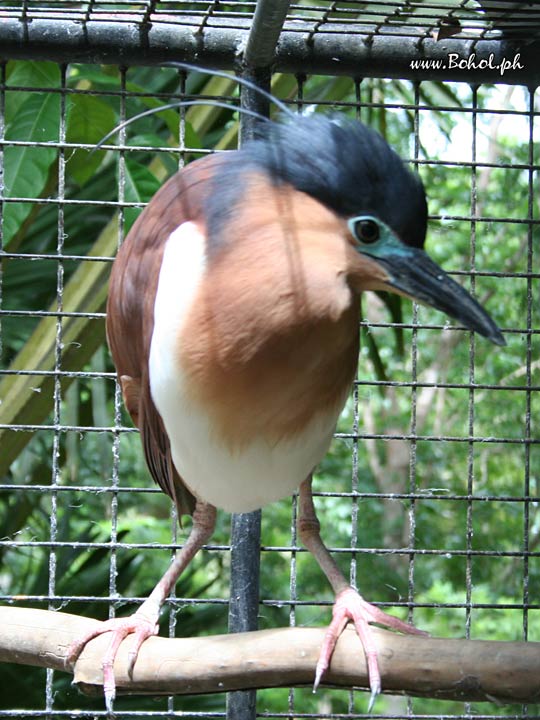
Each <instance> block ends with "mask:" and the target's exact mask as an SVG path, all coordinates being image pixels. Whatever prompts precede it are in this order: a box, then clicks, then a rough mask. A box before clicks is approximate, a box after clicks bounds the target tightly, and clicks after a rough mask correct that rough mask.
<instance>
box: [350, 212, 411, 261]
mask: <svg viewBox="0 0 540 720" xmlns="http://www.w3.org/2000/svg"><path fill="white" fill-rule="evenodd" d="M366 220H369V221H371V222H374V223H375V224H376V225H377V227H378V228H379V239H378V240H376V241H375V242H371V243H365V242H362V240H360V239H359V238H358V237H357V236H356V233H355V230H354V228H355V225H356V223H359V222H363V221H366ZM347 225H348V226H349V230H350V231H351V235H352V236H353V237H354V239H355V240H356V249H357V250H358V252H359V253H362V255H369V256H371V257H374V258H380V259H384V258H387V257H389V256H391V255H394V256H395V255H398V256H401V257H404V258H405V257H412V256H413V255H414V249H413V248H410V247H408V246H407V245H405V244H404V243H402V242H401V240H399V238H397V237H396V235H395V234H394V233H393V232H392V230H390V228H389V227H388V225H385V224H384V223H383V222H381V221H380V220H379V219H378V218H376V217H373V216H372V215H358V216H357V217H353V218H350V219H349V220H348V221H347Z"/></svg>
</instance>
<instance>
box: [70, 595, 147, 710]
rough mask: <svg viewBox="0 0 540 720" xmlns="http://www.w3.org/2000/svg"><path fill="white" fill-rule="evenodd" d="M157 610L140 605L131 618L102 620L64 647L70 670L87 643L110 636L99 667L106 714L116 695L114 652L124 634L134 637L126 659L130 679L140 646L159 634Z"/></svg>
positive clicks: (110, 708)
mask: <svg viewBox="0 0 540 720" xmlns="http://www.w3.org/2000/svg"><path fill="white" fill-rule="evenodd" d="M158 617H159V608H158V609H157V611H155V609H154V608H145V607H144V605H142V606H141V607H140V608H139V610H137V612H136V613H134V614H133V615H130V616H129V617H126V618H111V619H110V620H105V621H104V622H102V623H101V624H100V625H99V626H97V627H96V628H94V629H93V630H91V631H89V632H87V633H85V634H84V635H83V636H82V637H80V638H78V639H77V640H75V641H74V642H73V643H71V645H70V646H69V648H68V651H67V655H66V665H67V666H69V667H72V668H73V667H74V665H75V663H76V662H77V659H78V657H79V655H80V654H81V652H82V651H83V649H84V647H85V646H86V644H87V643H89V642H90V640H93V639H94V638H95V637H98V636H99V635H103V634H104V633H108V632H110V633H111V641H110V643H109V647H108V648H107V651H106V653H105V655H104V656H103V660H102V663H101V667H102V668H103V693H104V695H105V705H106V708H107V712H108V713H109V714H112V705H113V700H114V698H115V696H116V682H115V679H114V661H115V659H116V656H117V654H118V649H119V647H120V645H121V644H122V641H123V640H124V639H125V638H126V637H127V636H128V635H135V644H134V646H133V648H132V649H131V650H130V652H129V659H128V675H129V677H130V678H131V679H132V678H133V669H134V667H135V662H136V661H137V656H138V655H139V650H140V648H141V645H142V644H143V642H144V641H145V640H147V639H148V638H149V637H152V636H153V635H157V634H158V632H159V625H158Z"/></svg>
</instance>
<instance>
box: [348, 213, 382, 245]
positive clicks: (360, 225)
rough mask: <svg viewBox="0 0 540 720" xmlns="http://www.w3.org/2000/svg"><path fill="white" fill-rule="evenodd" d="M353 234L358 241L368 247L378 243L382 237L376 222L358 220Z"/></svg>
mask: <svg viewBox="0 0 540 720" xmlns="http://www.w3.org/2000/svg"><path fill="white" fill-rule="evenodd" d="M353 232H354V236H355V237H356V239H357V240H358V241H359V242H361V243H365V244H366V245H371V243H374V242H377V240H378V239H379V236H380V232H379V226H378V225H377V223H376V222H375V220H367V219H364V220H357V221H356V222H355V223H354V225H353Z"/></svg>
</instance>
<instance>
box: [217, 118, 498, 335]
mask: <svg viewBox="0 0 540 720" xmlns="http://www.w3.org/2000/svg"><path fill="white" fill-rule="evenodd" d="M263 129H264V136H263V137H260V138H259V139H257V140H254V141H252V142H251V143H249V144H248V145H247V146H245V149H244V150H243V151H241V152H240V153H239V155H238V163H239V164H238V167H237V168H236V171H237V174H236V176H235V177H234V178H233V174H234V172H235V170H234V168H232V170H231V169H229V172H230V173H231V177H230V182H227V179H226V178H221V195H220V198H221V199H220V200H219V203H218V206H216V208H215V212H214V216H215V217H217V218H222V217H223V213H224V211H225V209H226V208H227V207H228V208H231V207H232V206H233V205H234V202H232V197H231V193H232V194H233V196H234V195H237V194H238V192H239V190H238V183H239V182H240V180H239V178H240V177H241V175H242V173H245V172H246V168H248V169H252V170H253V171H254V172H260V171H261V170H262V171H263V172H264V173H265V174H266V175H267V176H268V177H269V178H271V181H272V183H273V184H274V185H284V186H288V187H292V189H293V190H296V191H299V192H301V193H304V194H305V195H307V196H310V198H312V199H314V200H316V201H318V203H320V204H321V205H322V206H324V207H325V209H327V210H329V211H330V212H331V213H333V214H334V216H335V218H336V227H337V228H339V234H340V235H341V239H342V240H345V246H346V252H347V258H348V262H347V265H348V271H347V272H348V281H349V283H350V285H351V287H353V288H354V289H355V290H356V291H358V292H361V291H362V290H387V291H390V292H394V293H398V294H400V295H403V296H405V297H408V298H411V299H413V300H416V301H418V302H420V303H423V304H425V305H429V306H431V307H434V308H436V309H437V310H441V311H442V312H444V313H446V314H447V315H449V316H451V317H453V318H455V319H456V320H458V321H460V322H461V323H463V324H464V325H465V326H466V327H467V328H469V329H471V330H474V331H476V332H478V333H480V334H481V335H483V336H485V337H486V338H488V339H489V340H491V341H492V342H494V343H495V344H497V345H504V344H505V341H504V338H503V336H502V334H501V332H500V330H499V328H498V327H497V326H496V324H495V323H494V322H493V320H492V319H491V317H490V316H489V315H488V314H487V312H486V311H485V310H484V309H483V308H482V306H481V305H480V304H479V303H478V302H477V301H476V300H475V299H474V298H473V297H471V295H470V294H469V293H468V292H467V291H466V290H465V289H464V288H463V287H462V286H461V285H459V284H458V283H457V282H455V281H454V280H453V279H452V278H450V277H449V276H448V275H447V273H445V272H444V270H443V269H442V268H440V267H439V266H438V265H437V264H436V263H435V262H434V261H433V260H431V258H430V257H429V256H428V255H427V254H426V253H425V251H424V250H423V247H424V241H425V236H426V227H427V204H426V197H425V192H424V188H423V185H422V182H421V180H420V178H419V177H418V175H417V174H415V173H413V172H411V171H410V170H409V169H408V168H407V167H406V166H405V164H404V163H403V161H402V160H401V158H400V157H399V156H398V155H397V153H396V152H395V151H394V150H392V148H390V146H389V145H388V144H387V142H386V141H385V140H384V139H383V138H382V137H381V136H380V135H379V134H378V133H377V132H375V131H374V130H371V129H370V128H368V127H366V126H365V125H363V124H362V123H360V122H355V121H350V120H336V119H332V118H328V117H326V116H322V115H314V116H311V117H299V118H297V119H295V121H294V122H286V123H271V124H268V125H265V126H263Z"/></svg>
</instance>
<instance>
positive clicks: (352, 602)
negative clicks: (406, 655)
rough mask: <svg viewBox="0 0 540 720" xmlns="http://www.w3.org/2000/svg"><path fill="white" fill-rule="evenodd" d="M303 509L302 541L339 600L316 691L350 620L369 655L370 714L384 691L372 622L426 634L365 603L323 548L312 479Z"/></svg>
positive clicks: (302, 493) (303, 488)
mask: <svg viewBox="0 0 540 720" xmlns="http://www.w3.org/2000/svg"><path fill="white" fill-rule="evenodd" d="M299 499H300V507H299V512H298V531H299V534H300V537H301V539H302V542H303V543H304V545H305V546H306V548H307V549H308V550H309V551H310V552H311V554H312V555H313V556H314V557H315V559H316V560H317V562H318V563H319V565H320V567H321V569H322V571H323V572H324V574H325V575H326V577H327V578H328V581H329V582H330V585H331V586H332V589H333V590H334V592H335V594H336V601H335V603H334V607H333V609H332V622H331V623H330V625H329V627H328V630H327V631H326V635H325V638H324V641H323V645H322V648H321V652H320V655H319V661H318V663H317V668H316V671H315V683H314V686H313V691H314V692H315V690H316V689H317V687H318V685H319V683H320V681H321V678H322V676H323V675H324V673H325V671H326V670H327V668H328V666H329V664H330V659H331V657H332V653H333V652H334V648H335V646H336V643H337V641H338V638H339V636H340V635H341V633H342V632H343V630H344V629H345V626H346V625H347V623H348V622H349V621H350V622H352V623H354V627H355V629H356V632H357V634H358V637H359V638H360V642H361V643H362V647H363V648H364V652H365V654H366V660H367V666H368V677H369V686H370V688H371V699H370V703H369V709H368V712H369V711H370V710H371V708H372V707H373V703H374V701H375V698H376V697H377V695H378V694H379V693H380V691H381V675H380V672H379V664H378V661H377V646H376V643H375V637H374V635H373V633H372V631H371V628H370V625H369V623H371V622H376V623H378V624H379V625H384V626H385V627H388V628H392V629H393V630H398V631H399V632H403V633H410V634H414V635H426V634H427V633H425V632H423V631H422V630H418V629H417V628H415V627H414V625H409V623H406V622H403V621H402V620H399V619H398V618H395V617H392V615H387V614H386V613H385V612H383V611H382V610H380V609H379V608H377V607H375V606H374V605H371V604H370V603H368V602H366V601H365V600H364V599H363V598H362V596H361V595H360V594H359V593H358V592H357V591H356V590H355V589H354V588H352V587H351V586H350V585H349V583H348V582H347V580H346V579H345V577H344V576H343V573H342V572H341V570H340V569H339V567H338V566H337V564H336V562H335V560H334V559H333V558H332V556H331V555H330V553H329V552H328V549H327V548H326V546H325V545H324V543H323V541H322V539H321V535H320V524H319V520H318V518H317V515H316V513H315V507H314V505H313V497H312V494H311V476H310V477H308V478H307V480H305V481H304V482H303V483H302V484H301V485H300V496H299Z"/></svg>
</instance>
